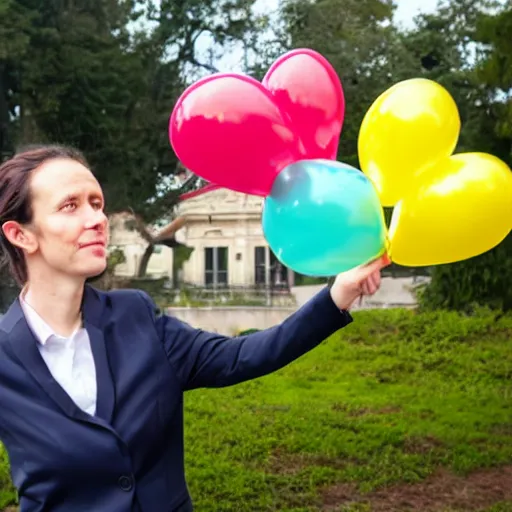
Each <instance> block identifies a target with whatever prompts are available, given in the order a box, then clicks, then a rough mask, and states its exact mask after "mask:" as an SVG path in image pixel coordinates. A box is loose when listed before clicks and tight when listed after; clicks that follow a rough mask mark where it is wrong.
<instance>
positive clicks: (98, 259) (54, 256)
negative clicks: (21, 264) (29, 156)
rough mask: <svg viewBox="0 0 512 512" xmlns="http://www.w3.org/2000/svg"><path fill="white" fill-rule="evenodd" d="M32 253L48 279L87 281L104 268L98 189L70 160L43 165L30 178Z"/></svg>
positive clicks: (104, 228) (104, 240) (103, 229)
mask: <svg viewBox="0 0 512 512" xmlns="http://www.w3.org/2000/svg"><path fill="white" fill-rule="evenodd" d="M30 192H31V199H32V213H33V217H32V223H31V226H30V228H29V229H30V231H31V233H32V236H33V241H34V245H33V248H34V250H33V252H31V254H29V259H28V261H27V263H28V264H29V272H30V259H31V257H30V256H33V257H34V258H36V259H37V260H38V266H40V265H41V263H42V264H43V266H45V265H47V266H48V267H49V268H48V271H49V272H50V273H58V274H65V275H69V276H76V277H83V278H88V277H93V276H96V275H98V274H101V273H102V272H103V271H104V270H105V268H106V266H107V244H108V221H107V217H106V216H105V214H104V213H103V207H104V200H103V193H102V191H101V187H100V185H99V183H98V182H97V180H96V178H95V177H94V176H93V174H92V173H91V171H90V170H89V169H87V167H84V166H83V165H82V164H81V163H79V162H76V161H75V160H71V159H55V160H50V161H48V162H46V163H44V164H43V165H42V166H41V167H39V168H38V169H36V170H35V171H34V172H33V173H32V176H31V181H30Z"/></svg>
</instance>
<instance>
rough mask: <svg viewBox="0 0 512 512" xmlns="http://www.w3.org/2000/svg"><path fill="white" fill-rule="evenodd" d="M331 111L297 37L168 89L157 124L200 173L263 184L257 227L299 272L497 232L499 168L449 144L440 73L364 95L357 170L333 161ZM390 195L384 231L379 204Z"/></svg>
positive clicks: (502, 190) (332, 101)
mask: <svg viewBox="0 0 512 512" xmlns="http://www.w3.org/2000/svg"><path fill="white" fill-rule="evenodd" d="M344 115H345V98H344V94H343V88H342V85H341V82H340V80H339V78H338V76H337V74H336V72H335V71H334V69H333V68H332V66H331V65H330V64H329V62H328V61H327V60H326V59H325V58H324V57H323V56H321V55H320V54H318V53H316V52H314V51H312V50H309V49H299V50H293V51H291V52H289V53H287V54H285V55H283V56H282V57H281V58H279V59H278V60H277V61H276V62H275V63H274V64H273V65H272V66H271V68H270V69H269V71H268V72H267V74H266V75H265V77H264V79H263V81H262V82H259V81H257V80H255V79H253V78H251V77H248V76H245V75H239V74H231V73H219V74H215V75H212V76H209V77H206V78H203V79H201V80H198V81H197V82H196V83H194V84H193V85H191V86H190V87H189V88H187V89H186V90H185V92H184V93H183V94H182V95H181V97H180V98H179V99H178V102H177V103H176V105H175V107H174V109H173V112H172V114H171V118H170V122H169V138H170V142H171V145H172V147H173V149H174V151H175V153H176V155H177V156H178V158H179V159H180V160H181V162H182V163H183V164H184V166H185V167H187V168H188V169H190V170H191V171H192V172H194V173H195V174H197V175H199V176H201V177H202V178H204V179H206V180H208V181H210V182H211V184H212V186H213V187H224V188H228V189H231V190H235V191H238V192H243V193H246V194H254V195H259V196H263V197H264V198H265V200H264V207H263V215H262V225H263V231H264V234H265V238H266V239H267V242H268V243H269V245H270V247H271V249H272V250H273V252H274V253H275V254H276V256H277V258H278V259H279V260H280V261H281V262H282V263H283V264H285V265H286V266H288V267H289V268H291V269H292V270H295V271H296V272H300V273H302V274H306V275H311V276H332V275H335V274H337V273H339V272H342V271H344V270H348V269H350V268H353V267H355V266H357V265H360V264H363V263H366V262H368V261H370V260H372V259H374V258H376V257H378V256H380V255H382V254H383V253H384V252H386V251H390V254H391V256H392V259H393V260H394V261H396V262H398V263H401V264H404V265H422V264H429V265H430V264H434V263H441V262H445V260H450V261H453V257H456V258H457V259H463V258H465V257H469V256H467V255H465V254H469V255H470V256H471V255H474V254H476V253H475V251H480V252H483V251H485V250H487V249H489V248H491V247H492V246H493V245H490V244H491V243H492V244H494V245H496V244H497V243H499V242H500V241H501V240H498V239H499V238H500V236H501V239H502V238H504V236H505V235H506V234H507V233H508V231H509V230H510V228H511V227H512V221H511V219H512V211H511V208H512V202H511V197H512V196H511V192H512V174H511V173H510V170H509V169H508V168H507V167H506V165H505V164H504V163H503V162H501V161H500V160H498V159H496V158H494V157H492V156H490V155H484V154H468V155H457V156H450V155H451V153H452V152H453V150H454V148H455V145H456V142H457V138H458V132H459V129H460V121H459V117H458V112H457V108H456V106H455V103H454V102H453V100H452V98H451V97H450V96H449V94H448V93H447V92H446V91H445V90H444V89H443V88H442V87H441V86H439V85H438V84H436V83H434V82H430V81H427V80H411V81H406V82H402V83H400V84H397V85H396V86H394V87H393V88H391V89H390V90H388V91H386V92H385V93H384V94H383V95H382V96H380V97H379V98H378V99H377V100H376V102H375V103H374V104H373V105H372V107H371V108H370V110H369V111H368V113H367V114H366V117H365V119H364V121H363V124H362V126H361V131H360V137H359V158H360V162H361V166H362V170H363V172H361V171H360V170H358V169H355V168H353V167H351V166H349V165H347V164H345V163H342V162H337V161H336V156H337V152H338V142H339V138H340V134H341V130H342V125H343V120H344ZM434 199H435V204H434ZM507 200H508V202H507ZM394 205H396V207H395V211H394V214H393V221H392V223H391V226H390V231H389V233H388V231H387V229H386V225H385V221H384V214H383V208H382V207H383V206H394ZM472 209H475V211H473V212H472V211H471V210H472ZM449 210H450V211H449ZM504 219H506V222H508V230H507V231H506V233H505V234H503V233H504V231H505V229H504V225H505V220H504ZM486 222H489V223H491V224H492V226H491V227H488V228H485V229H484V231H485V233H482V232H480V231H479V230H480V229H481V226H483V225H484V224H485V223H486ZM464 223H466V224H464ZM466 225H469V226H470V228H469V229H466ZM471 226H474V228H475V229H474V231H473V232H472V238H471V236H470V231H471ZM457 236H459V237H461V238H460V239H461V242H460V244H458V243H457ZM462 247H465V249H466V253H464V249H463V248H462ZM469 249H470V250H469ZM477 253H478V252H477ZM461 255H463V257H461Z"/></svg>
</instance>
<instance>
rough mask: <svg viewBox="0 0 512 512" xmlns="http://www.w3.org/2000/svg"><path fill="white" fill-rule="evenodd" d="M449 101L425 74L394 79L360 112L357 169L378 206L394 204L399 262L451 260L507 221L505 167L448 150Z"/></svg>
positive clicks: (454, 122)
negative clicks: (369, 184)
mask: <svg viewBox="0 0 512 512" xmlns="http://www.w3.org/2000/svg"><path fill="white" fill-rule="evenodd" d="M460 127H461V122H460V118H459V113H458V110H457V106H456V104H455V101H454V100H453V98H452V97H451V96H450V94H449V93H448V91H446V89H444V88H443V87H441V86H440V85H439V84H437V83H435V82H432V81H430V80H426V79H412V80H406V81H403V82H400V83H398V84H396V85H394V86H393V87H391V88H390V89H388V90H387V91H386V92H384V93H383V94H382V95H381V96H379V98H377V100H376V101H375V102H374V103H373V105H372V106H371V107H370V109H369V111H368V112H367V113H366V116H365V118H364V119H363V123H362V125H361V130H360V134H359V160H360V164H361V168H362V170H363V171H364V172H365V173H366V174H367V175H368V176H369V177H370V179H371V180H372V181H373V183H374V184H375V186H376V188H377V190H378V193H379V197H380V200H381V203H382V205H383V206H394V207H395V208H394V210H393V216H392V219H391V225H390V228H389V235H388V238H389V244H390V249H391V257H392V260H393V261H394V262H395V263H398V264H400V265H405V266H425V265H438V264H443V263H451V262H455V261H460V260H464V259H467V258H471V257H473V256H477V255H479V254H482V253H484V252H486V251H488V250H489V249H492V248H493V247H495V246H496V245H498V244H499V243H500V242H501V241H502V240H503V239H504V238H505V237H506V236H507V235H508V233H509V232H510V229H511V228H512V172H511V171H510V168H509V167H508V166H507V165H506V164H505V163H504V162H502V161H501V160H499V159H498V158H496V157H494V156H492V155H489V154H486V153H461V154H455V155H453V151H454V149H455V147H456V145H457V142H458V138H459V132H460Z"/></svg>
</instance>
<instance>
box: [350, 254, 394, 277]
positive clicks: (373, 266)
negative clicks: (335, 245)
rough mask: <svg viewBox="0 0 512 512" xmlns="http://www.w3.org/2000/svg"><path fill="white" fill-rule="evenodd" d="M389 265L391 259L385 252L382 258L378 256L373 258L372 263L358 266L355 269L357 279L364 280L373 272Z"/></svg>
mask: <svg viewBox="0 0 512 512" xmlns="http://www.w3.org/2000/svg"><path fill="white" fill-rule="evenodd" d="M388 265H391V259H390V257H389V256H388V255H387V254H384V255H382V256H381V257H380V258H377V259H376V260H373V261H371V262H370V263H367V264H366V265H361V266H360V267H357V268H356V269H355V270H356V272H355V274H356V279H357V280H358V281H364V280H365V279H367V278H368V277H370V276H371V275H372V274H373V273H375V272H377V271H378V270H381V269H383V268H384V267H387V266H388Z"/></svg>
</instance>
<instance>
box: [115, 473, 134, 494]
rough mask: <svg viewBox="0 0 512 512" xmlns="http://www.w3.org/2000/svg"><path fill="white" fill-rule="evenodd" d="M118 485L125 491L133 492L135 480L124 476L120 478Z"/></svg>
mask: <svg viewBox="0 0 512 512" xmlns="http://www.w3.org/2000/svg"><path fill="white" fill-rule="evenodd" d="M118 484H119V487H120V488H121V489H122V490H123V491H126V492H128V491H131V490H132V489H133V480H132V478H131V477H129V476H124V475H123V476H122V477H120V478H119V480H118Z"/></svg>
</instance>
